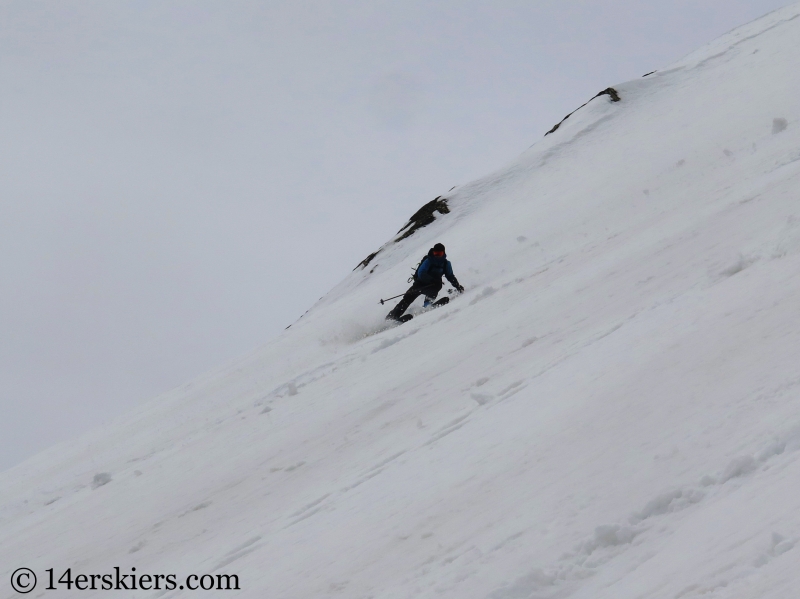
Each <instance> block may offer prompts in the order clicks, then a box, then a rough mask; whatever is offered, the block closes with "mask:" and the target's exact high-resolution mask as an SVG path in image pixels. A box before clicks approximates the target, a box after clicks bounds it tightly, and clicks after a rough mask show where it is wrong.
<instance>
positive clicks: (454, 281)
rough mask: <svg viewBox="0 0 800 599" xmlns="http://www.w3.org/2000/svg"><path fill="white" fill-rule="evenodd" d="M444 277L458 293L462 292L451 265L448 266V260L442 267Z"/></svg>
mask: <svg viewBox="0 0 800 599" xmlns="http://www.w3.org/2000/svg"><path fill="white" fill-rule="evenodd" d="M444 276H445V277H447V280H448V281H450V284H451V285H452V286H453V287H455V288H456V289H458V290H459V291H462V292H463V291H464V288H463V287H462V286H461V285H460V284H459V282H458V279H456V276H455V275H454V274H453V265H452V264H450V260H448V261H447V264H445V267H444Z"/></svg>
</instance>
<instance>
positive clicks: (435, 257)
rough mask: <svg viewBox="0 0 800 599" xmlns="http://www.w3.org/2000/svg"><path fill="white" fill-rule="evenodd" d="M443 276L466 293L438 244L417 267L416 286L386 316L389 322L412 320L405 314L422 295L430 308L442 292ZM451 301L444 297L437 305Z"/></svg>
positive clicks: (426, 305) (415, 274)
mask: <svg viewBox="0 0 800 599" xmlns="http://www.w3.org/2000/svg"><path fill="white" fill-rule="evenodd" d="M442 276H445V277H447V280H448V281H450V283H451V284H452V285H453V287H455V288H456V289H458V291H459V292H460V293H463V292H464V288H463V287H462V286H461V284H460V283H459V282H458V279H456V276H455V275H454V274H453V265H452V264H450V260H448V259H447V254H445V251H444V246H443V245H442V244H441V243H437V244H436V245H435V246H433V247H432V248H431V249H430V250H429V251H428V255H427V256H425V257H424V258H423V259H422V262H420V263H419V267H417V272H415V273H414V284H413V285H411V288H410V289H409V290H408V291H406V293H405V295H404V296H403V299H401V300H400V303H398V304H397V305H396V306H395V307H394V309H393V310H392V311H391V312H389V314H387V315H386V319H387V320H399V321H401V322H406V321H407V320H410V319H411V316H410V315H406V316H403V312H405V311H406V310H408V307H409V306H410V305H411V302H413V301H414V300H415V299H417V298H418V297H419V296H420V295H424V296H425V303H424V307H426V308H427V307H428V306H430V305H431V304H432V303H433V301H434V300H435V299H436V296H437V295H439V292H440V291H441V290H442ZM447 301H449V298H447V297H444V298H442V299H440V300H439V301H438V302H436V305H440V306H441V305H444V304H446V303H447Z"/></svg>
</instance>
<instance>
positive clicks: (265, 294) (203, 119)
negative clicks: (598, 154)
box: [0, 0, 789, 470]
mask: <svg viewBox="0 0 800 599" xmlns="http://www.w3.org/2000/svg"><path fill="white" fill-rule="evenodd" d="M786 4H789V2H787V1H783V0H686V1H684V0H660V1H649V0H647V1H645V0H640V1H633V0H616V1H578V0H552V1H550V0H541V1H536V0H529V1H526V2H523V1H511V0H508V1H503V0H492V1H491V2H489V1H485V2H478V1H470V0H451V1H440V2H432V1H430V0H424V1H415V0H400V1H397V0H394V1H383V0H370V1H355V0H353V1H348V0H340V1H336V2H333V1H328V2H322V1H319V2H307V1H303V0H291V1H280V2H279V1H275V2H263V1H262V2H250V1H235V0H226V1H225V2H219V1H203V0H186V1H175V2H168V1H164V0H154V1H140V0H137V1H111V0H77V1H74V0H50V1H47V2H42V1H36V0H19V1H12V2H8V1H2V2H0V76H1V77H0V82H1V84H0V111H1V114H2V118H0V282H1V283H0V284H1V285H2V288H1V289H0V470H2V469H4V468H8V467H10V466H12V465H14V464H16V463H18V462H20V461H22V460H23V459H24V458H26V457H28V456H30V455H31V454H33V453H35V452H36V451H38V450H40V449H42V448H44V447H46V446H48V445H50V444H52V443H55V442H57V441H60V440H62V439H65V438H67V437H71V436H74V435H76V434H79V433H81V432H83V431H85V430H87V429H88V428H91V427H95V426H98V425H101V424H102V423H103V422H104V421H107V420H108V419H110V418H112V417H115V416H117V415H119V414H121V413H123V412H124V411H125V410H127V409H129V408H130V407H131V406H133V405H135V404H136V403H137V402H140V401H143V400H147V399H151V398H152V397H154V396H155V395H157V394H158V393H160V392H162V391H165V390H168V389H170V388H172V387H174V386H177V385H179V384H181V383H183V382H185V381H186V380H188V379H190V378H192V377H194V376H196V375H198V374H201V373H203V372H204V371H206V370H208V369H210V368H213V367H214V366H216V365H218V364H219V363H220V362H222V361H225V360H227V359H229V358H232V357H235V356H237V355H239V354H242V353H244V352H247V351H249V350H251V349H254V348H255V347H257V346H259V345H260V344H262V343H264V342H265V341H267V340H269V339H270V338H271V337H274V336H275V335H276V334H277V333H279V332H280V331H281V330H282V329H283V328H284V327H286V326H287V325H288V324H290V323H292V322H293V321H294V320H295V319H296V318H297V317H298V316H299V315H300V314H302V313H303V312H304V311H305V310H306V309H307V308H308V307H309V306H310V305H311V304H312V303H313V302H314V301H315V300H316V299H318V298H319V297H320V296H322V295H323V294H324V293H326V292H327V291H328V290H329V289H330V288H331V287H332V286H333V285H334V284H336V283H337V282H338V281H339V280H341V279H342V278H343V277H344V276H345V275H347V273H348V272H350V271H351V270H352V268H353V267H354V266H355V265H356V264H357V263H358V262H360V261H361V260H362V259H363V258H364V257H365V256H366V255H367V254H369V253H370V252H372V251H373V250H375V249H377V247H379V246H380V245H381V244H382V243H383V242H384V241H386V240H387V239H388V238H389V237H390V236H391V235H392V234H393V233H394V232H396V231H397V230H398V229H399V228H400V226H401V225H402V224H403V223H404V222H405V220H406V219H407V218H408V217H409V216H410V215H411V214H412V213H413V212H414V211H415V210H416V209H417V208H419V206H421V205H422V204H423V203H425V202H427V201H429V200H431V199H433V198H434V197H435V196H437V195H439V194H442V193H444V192H446V191H447V190H448V189H450V188H451V187H452V186H453V185H456V184H461V183H465V182H467V181H469V180H471V179H474V178H476V177H478V176H481V175H483V174H486V173H487V172H489V171H491V170H494V169H495V168H498V167H500V166H502V165H503V164H504V163H505V162H507V161H509V160H511V159H512V158H514V157H515V156H516V155H517V154H519V153H520V152H522V151H523V150H525V149H526V148H527V147H528V146H530V145H531V144H532V143H534V142H535V141H537V140H538V139H540V138H541V137H542V135H543V134H544V132H545V131H547V130H548V129H549V128H550V127H551V126H552V125H553V124H555V123H556V122H558V121H559V120H561V118H562V117H563V116H564V115H565V114H567V113H568V112H571V111H572V110H573V109H575V108H576V107H577V106H579V105H580V104H582V103H583V102H585V101H586V100H587V99H589V98H590V97H591V96H593V95H594V94H596V93H597V92H598V91H600V90H601V89H604V88H606V87H608V86H609V85H613V84H615V83H619V82H622V81H625V80H628V79H632V78H635V77H639V76H641V75H643V74H644V73H646V72H648V71H652V70H654V69H657V68H661V67H663V66H666V65H667V64H668V63H670V62H672V61H674V60H676V59H677V58H679V57H681V56H682V55H684V54H686V53H688V52H690V51H692V50H693V49H695V48H696V47H698V46H701V45H703V44H705V43H706V42H709V41H711V40H712V39H713V38H715V37H717V36H718V35H720V34H722V33H724V32H726V31H728V30H730V29H732V28H733V27H736V26H738V25H740V24H743V23H745V22H747V21H750V20H752V19H754V18H756V17H758V16H761V15H762V14H764V13H766V12H768V11H770V10H773V9H775V8H778V7H780V6H784V5H786ZM454 259H455V260H456V265H458V262H457V256H454ZM462 279H463V277H462ZM464 283H465V284H466V285H468V284H469V282H468V280H467V281H464ZM404 287H405V281H397V286H396V288H391V289H386V292H387V294H394V293H399V292H401V291H403V289H404ZM375 299H376V301H377V300H378V299H379V298H375Z"/></svg>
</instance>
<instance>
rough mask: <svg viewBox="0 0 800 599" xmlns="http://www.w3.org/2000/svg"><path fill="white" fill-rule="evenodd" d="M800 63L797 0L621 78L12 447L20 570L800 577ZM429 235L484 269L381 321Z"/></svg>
mask: <svg viewBox="0 0 800 599" xmlns="http://www.w3.org/2000/svg"><path fill="white" fill-rule="evenodd" d="M798 64H800V4H795V5H793V6H790V7H787V8H785V9H782V10H780V11H777V12H775V13H772V14H770V15H767V16H766V17H764V18H762V19H760V20H758V21H756V22H754V23H751V24H749V25H747V26H745V27H742V28H740V29H738V30H736V31H734V32H731V33H729V34H727V35H725V36H723V37H722V38H720V39H718V40H716V41H715V42H713V43H712V44H710V45H708V46H706V47H705V48H702V49H701V50H699V51H697V52H695V53H694V54H692V55H690V56H688V57H686V58H685V59H683V60H681V61H680V62H678V63H676V64H674V65H671V66H670V67H669V68H667V69H664V70H661V71H659V72H657V73H655V74H653V75H650V76H648V77H645V78H642V79H639V80H636V81H631V82H627V83H623V84H620V85H615V86H614V89H615V90H616V91H617V93H618V94H619V97H620V101H619V102H613V101H612V99H611V97H610V96H609V95H604V96H599V97H598V98H595V99H593V100H592V101H590V102H589V103H588V104H587V105H586V106H584V107H583V108H581V109H579V110H578V111H577V112H575V113H574V114H572V115H571V116H570V117H569V118H568V119H567V120H566V121H564V122H563V124H562V125H561V126H560V127H559V128H558V130H556V131H555V132H553V133H552V134H550V135H548V136H546V137H545V138H544V139H543V140H541V141H539V142H538V143H536V144H535V145H534V146H532V147H531V148H530V149H529V150H528V151H527V152H525V153H524V154H523V155H522V156H520V157H519V158H518V159H517V160H516V161H515V162H514V163H513V164H511V165H510V166H509V167H508V168H506V169H504V170H502V171H499V172H496V173H493V174H491V175H489V176H487V177H484V178H482V179H479V180H477V181H475V182H473V183H471V184H468V185H464V186H462V187H459V188H456V189H454V190H452V191H450V192H449V193H447V194H445V196H444V197H445V198H446V199H447V202H448V206H449V208H450V213H449V214H444V215H442V214H437V218H436V220H435V222H434V223H433V224H431V225H429V226H427V227H425V228H422V229H419V230H418V231H416V232H415V233H414V234H413V235H411V236H410V237H408V238H406V239H404V240H402V241H400V242H397V243H394V242H391V241H390V242H388V243H387V244H386V245H385V246H384V247H383V248H382V250H381V251H380V252H378V254H377V255H376V256H375V258H374V259H373V260H372V261H371V262H370V263H369V264H368V265H367V267H366V268H357V269H356V270H355V271H354V272H353V273H352V274H351V275H350V276H349V277H348V278H347V279H346V280H345V281H343V282H342V283H341V284H340V285H339V286H338V287H337V288H335V289H334V290H332V291H331V293H329V294H328V295H327V296H326V297H325V298H323V299H322V300H321V301H320V302H319V303H318V304H317V305H316V306H314V307H313V308H312V309H311V310H310V311H309V312H308V313H307V314H306V315H305V316H304V317H303V318H302V319H300V321H298V322H297V323H295V325H293V326H292V327H291V328H290V329H288V330H287V331H285V332H284V333H283V334H282V335H281V336H280V337H279V338H277V339H275V340H274V341H273V342H271V343H270V344H268V345H267V346H266V347H264V348H263V349H262V350H261V351H259V352H257V353H256V354H254V355H252V356H248V357H247V358H245V359H242V360H239V361H237V362H234V363H231V364H229V365H227V366H226V367H225V368H223V369H221V370H220V371H219V372H217V373H215V374H213V375H209V376H207V377H204V378H202V379H200V380H196V381H194V382H192V383H190V384H187V385H185V386H184V387H182V388H179V389H176V390H175V391H173V392H171V393H169V394H166V395H165V396H163V397H160V398H158V399H157V400H155V401H154V402H152V403H150V404H148V405H147V406H145V407H144V408H142V409H141V410H139V411H138V412H137V413H135V414H132V415H130V416H129V417H127V418H125V419H123V420H121V421H119V422H117V423H115V424H114V425H113V426H111V427H108V428H106V429H104V430H100V431H97V432H95V433H94V434H93V435H91V436H88V437H84V438H82V439H80V440H77V441H74V442H72V443H69V444H65V445H61V446H58V447H55V448H53V449H51V450H49V451H47V452H44V453H42V454H40V455H38V456H36V457H35V458H33V459H31V460H29V461H27V462H26V463H24V464H22V465H20V466H19V467H17V468H15V469H13V470H11V471H8V472H6V473H4V474H3V475H2V476H1V477H0V501H2V503H1V504H0V570H1V571H2V572H1V574H2V576H3V577H4V579H5V580H6V581H7V580H8V577H9V576H10V574H11V572H12V571H13V570H15V569H16V568H18V567H21V566H26V567H29V568H31V569H33V570H34V571H35V572H37V574H39V576H40V588H39V589H37V591H36V592H35V593H33V594H32V595H30V596H39V592H40V590H41V588H43V583H42V582H41V579H43V578H44V577H45V569H47V568H54V569H55V570H56V572H57V573H58V572H61V571H63V570H64V569H66V568H68V567H71V568H73V574H77V573H85V574H92V573H95V574H103V573H107V572H113V568H114V567H115V566H118V567H120V568H121V569H122V570H124V571H126V572H130V570H131V568H133V567H135V568H136V570H137V572H139V573H177V574H178V575H179V578H180V577H183V576H186V575H188V574H191V573H198V574H202V573H229V574H238V575H239V576H240V578H241V583H240V584H241V591H239V592H238V593H237V592H225V593H217V594H215V595H214V594H213V593H212V595H214V596H242V597H253V598H256V597H258V598H264V597H269V598H281V599H283V598H286V599H288V598H292V599H295V598H309V597H342V598H351V597H352V598H366V597H373V598H376V599H377V598H381V599H388V598H405V597H451V598H458V599H469V598H491V599H522V598H528V597H536V598H544V597H560V598H563V597H570V598H575V599H578V598H581V599H588V598H595V599H596V598H602V597H609V598H612V597H613V598H615V599H627V598H631V599H633V598H645V597H646V598H678V597H686V598H691V597H699V596H702V597H706V598H708V597H713V598H715V599H722V598H731V599H732V598H736V599H746V598H764V599H786V598H789V597H795V596H798V591H797V589H798V588H800V568H798V564H800V546H799V545H800V365H799V364H798V361H797V356H798V354H800V317H799V316H798V313H799V312H800V69H798V68H797V65H798ZM434 241H442V242H443V243H444V244H445V245H446V246H447V248H448V254H449V256H450V258H451V260H452V261H453V264H454V268H455V271H456V275H457V276H458V277H459V279H460V280H461V282H462V283H463V284H464V285H465V286H466V287H467V293H466V294H465V295H463V296H461V297H458V298H456V299H455V300H454V301H453V302H452V303H451V304H450V305H449V306H448V307H445V308H442V309H439V310H436V311H433V312H429V313H420V311H419V310H420V309H419V307H418V306H416V307H414V308H412V311H417V317H416V318H415V319H414V320H413V321H411V322H410V323H408V324H406V325H403V326H401V327H390V328H385V325H384V324H383V320H382V319H383V316H384V314H385V313H386V311H387V309H388V307H383V306H380V305H379V304H378V302H377V300H378V299H379V298H380V297H387V296H388V295H393V294H394V293H399V292H402V291H403V290H404V289H405V288H406V284H405V280H406V278H407V277H408V275H409V274H410V272H411V271H410V269H411V267H413V266H414V264H416V262H417V261H418V259H419V257H420V256H421V255H422V254H423V253H424V252H425V251H426V250H427V248H428V247H430V245H432V243H433V242H434ZM105 473H107V474H105ZM96 475H100V476H98V477H97V479H96V480H95V477H96ZM109 477H110V481H108V482H106V481H107V479H108V478H109ZM93 481H94V482H93ZM2 584H6V585H7V582H4V583H2ZM103 594H104V593H103V592H102V591H96V592H95V593H92V592H90V591H75V590H73V591H71V592H70V591H67V590H65V589H61V590H59V591H45V592H44V596H58V597H72V596H75V597H78V596H80V597H86V596H93V595H103ZM123 594H124V595H125V596H134V597H150V596H163V597H177V596H187V595H189V594H190V593H188V592H187V591H183V592H181V591H179V590H175V591H170V592H167V593H166V594H164V593H158V592H156V591H130V592H128V593H123ZM12 596H16V595H15V594H14V593H13V591H12V590H11V588H10V587H9V586H5V587H3V594H2V595H0V597H2V598H5V597H12Z"/></svg>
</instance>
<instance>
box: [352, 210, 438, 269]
mask: <svg viewBox="0 0 800 599" xmlns="http://www.w3.org/2000/svg"><path fill="white" fill-rule="evenodd" d="M436 212H438V213H439V214H449V213H450V208H449V207H448V206H447V198H443V197H442V196H439V197H437V198H436V199H434V200H431V201H430V202H428V203H427V204H425V205H424V206H423V207H422V208H420V209H419V210H417V211H416V212H415V213H414V214H412V215H411V218H409V219H408V222H407V223H406V224H405V225H403V227H402V228H401V229H400V230H399V231H398V232H397V233H398V237H396V238H395V239H393V240H392V241H393V242H394V243H397V242H398V241H402V240H403V239H405V238H406V237H410V236H411V235H413V234H414V232H415V231H417V229H421V228H422V227H427V226H428V225H429V224H431V223H432V222H433V221H435V220H436V216H435V214H434V213H436ZM380 251H381V250H378V251H376V252H372V253H371V254H370V255H369V256H367V257H366V258H364V259H363V260H362V261H361V262H359V264H358V266H356V268H358V267H361V268H366V267H367V265H368V264H369V263H370V262H372V260H373V259H374V258H375V256H377V255H378V253H380ZM356 268H354V269H353V270H356ZM373 270H374V269H373ZM370 272H372V271H370Z"/></svg>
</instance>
